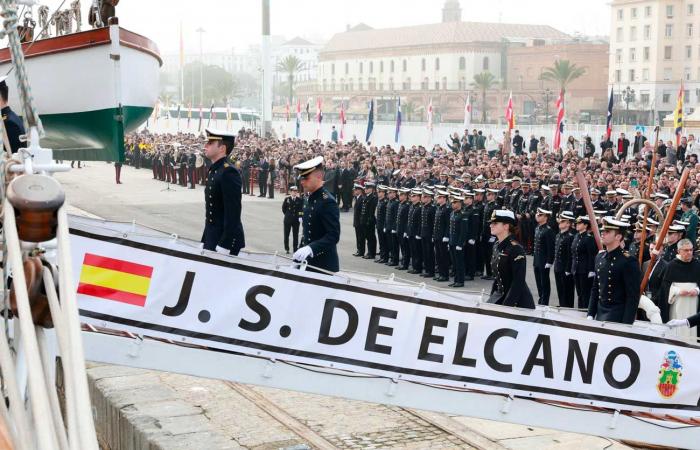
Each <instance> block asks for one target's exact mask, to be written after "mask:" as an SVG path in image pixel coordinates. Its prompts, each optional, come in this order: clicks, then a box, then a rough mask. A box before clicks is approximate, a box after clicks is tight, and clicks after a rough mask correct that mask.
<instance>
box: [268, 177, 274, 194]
mask: <svg viewBox="0 0 700 450" xmlns="http://www.w3.org/2000/svg"><path fill="white" fill-rule="evenodd" d="M268 188H269V190H268V191H267V194H268V198H275V179H274V178H270V185H269V187H268Z"/></svg>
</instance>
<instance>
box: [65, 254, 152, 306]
mask: <svg viewBox="0 0 700 450" xmlns="http://www.w3.org/2000/svg"><path fill="white" fill-rule="evenodd" d="M152 275H153V267H151V266H144V265H142V264H137V263H133V262H129V261H124V260H121V259H112V258H107V257H105V256H99V255H93V254H90V253H86V254H85V258H84V259H83V268H82V271H81V272H80V283H79V284H78V294H83V295H89V296H91V297H99V298H103V299H106V300H113V301H115V302H122V303H128V304H129V305H136V306H144V305H145V304H146V296H147V295H148V288H149V287H150V284H151V276H152Z"/></svg>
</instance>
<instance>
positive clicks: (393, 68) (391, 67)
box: [389, 59, 396, 73]
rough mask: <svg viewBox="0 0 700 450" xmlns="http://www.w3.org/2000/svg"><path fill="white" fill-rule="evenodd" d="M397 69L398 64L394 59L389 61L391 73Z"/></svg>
mask: <svg viewBox="0 0 700 450" xmlns="http://www.w3.org/2000/svg"><path fill="white" fill-rule="evenodd" d="M395 69H396V64H395V63H394V60H393V59H392V60H391V62H390V63H389V70H390V71H391V73H394V70H395Z"/></svg>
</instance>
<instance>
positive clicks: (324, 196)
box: [323, 192, 328, 200]
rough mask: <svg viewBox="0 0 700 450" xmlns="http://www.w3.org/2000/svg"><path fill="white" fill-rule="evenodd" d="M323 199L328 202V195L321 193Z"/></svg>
mask: <svg viewBox="0 0 700 450" xmlns="http://www.w3.org/2000/svg"><path fill="white" fill-rule="evenodd" d="M323 199H324V200H328V194H327V193H325V192H324V193H323Z"/></svg>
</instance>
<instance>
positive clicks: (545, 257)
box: [532, 224, 554, 269]
mask: <svg viewBox="0 0 700 450" xmlns="http://www.w3.org/2000/svg"><path fill="white" fill-rule="evenodd" d="M534 247H535V248H534V260H533V262H532V267H536V268H538V269H544V266H545V265H546V264H552V263H553V262H554V232H553V231H552V229H551V228H550V227H549V225H547V224H544V225H538V226H537V228H535V243H534Z"/></svg>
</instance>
